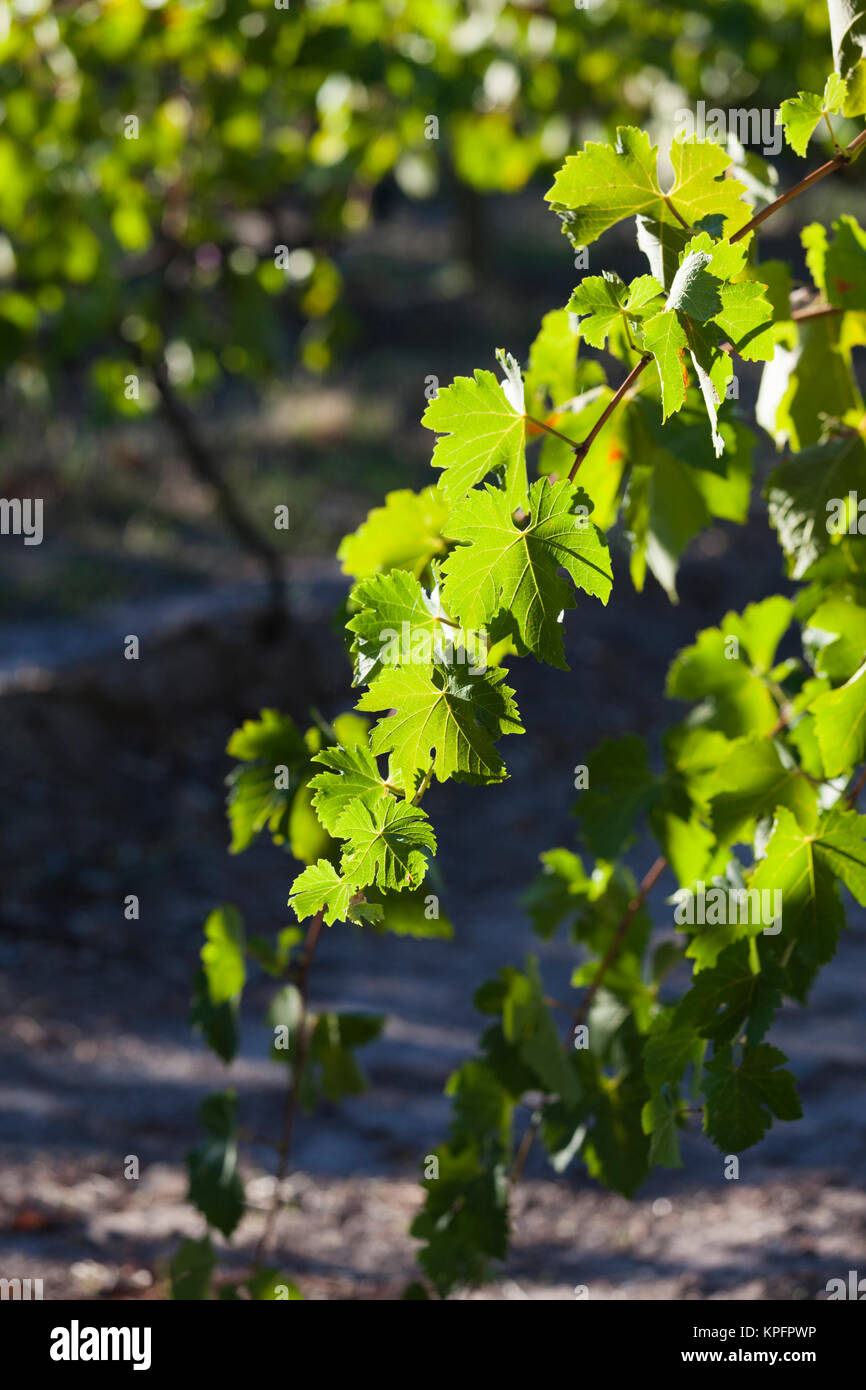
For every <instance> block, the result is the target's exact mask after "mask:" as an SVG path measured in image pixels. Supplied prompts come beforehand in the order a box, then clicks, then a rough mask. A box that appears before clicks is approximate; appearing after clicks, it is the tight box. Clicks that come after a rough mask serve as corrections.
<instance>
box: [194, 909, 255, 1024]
mask: <svg viewBox="0 0 866 1390" xmlns="http://www.w3.org/2000/svg"><path fill="white" fill-rule="evenodd" d="M204 934H205V936H206V937H207V941H206V942H205V945H204V946H202V948H201V959H202V964H203V966H204V973H205V978H206V979H207V985H208V993H209V995H210V1000H211V1003H212V1004H216V1005H219V1004H227V1003H228V1002H229V1000H230V999H233V998H234V997H235V996H236V995H238V994H240V992H241V990H242V989H243V987H244V980H245V978H246V971H245V967H244V922H243V918H242V917H241V914H240V913H239V912H238V910H237V908H236V907H232V906H231V904H229V903H227V904H225V905H224V906H223V907H217V908H214V910H213V912H211V913H210V914H209V915H208V918H207V921H206V922H205V924H204Z"/></svg>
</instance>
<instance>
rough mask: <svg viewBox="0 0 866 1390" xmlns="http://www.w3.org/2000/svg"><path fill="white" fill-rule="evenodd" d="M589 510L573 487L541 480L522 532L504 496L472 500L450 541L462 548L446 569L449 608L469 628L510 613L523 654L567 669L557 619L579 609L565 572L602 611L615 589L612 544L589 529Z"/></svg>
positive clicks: (493, 492) (459, 513) (454, 520)
mask: <svg viewBox="0 0 866 1390" xmlns="http://www.w3.org/2000/svg"><path fill="white" fill-rule="evenodd" d="M590 505H591V504H590V502H589V498H588V497H587V496H586V494H585V493H584V492H583V491H582V489H580V488H577V487H576V486H575V484H573V483H570V482H568V481H567V480H562V481H560V482H558V483H553V484H551V483H549V482H548V481H547V479H546V478H539V479H538V480H537V481H536V482H535V483H533V485H532V489H531V492H530V496H529V512H530V515H529V518H528V520H527V522H526V524H525V525H518V524H517V523H515V521H514V520H513V518H512V514H511V507H510V504H509V502H508V500H507V498H506V497H505V496H504V494H503V493H502V491H501V490H499V489H496V488H491V487H488V488H485V489H484V490H483V491H478V492H473V493H472V494H471V496H470V497H468V498H467V499H466V500H465V501H464V502H463V503H462V504H460V505H458V506H457V507H456V508H455V509H454V512H453V513H452V515H451V519H450V521H449V525H448V534H449V536H450V537H451V538H452V539H453V540H456V541H461V542H463V543H464V544H462V545H460V546H458V547H457V549H455V550H453V551H452V553H451V554H450V555H449V557H448V560H447V562H446V564H445V566H444V567H443V580H444V594H445V601H446V602H447V604H448V606H449V607H450V608H451V609H452V610H453V611H454V612H456V613H457V614H459V616H460V618H461V620H462V622H463V623H464V624H466V626H468V627H472V628H476V627H483V626H484V625H485V624H487V623H489V622H490V621H491V620H492V619H493V618H494V617H495V616H496V614H497V613H499V612H500V611H501V610H502V609H506V610H509V611H510V613H511V614H512V615H513V618H514V621H515V623H516V627H517V631H518V633H519V636H520V640H521V641H522V642H523V644H524V645H525V647H526V649H527V650H528V651H530V652H532V653H533V654H534V655H535V656H537V657H538V658H539V659H540V660H542V661H546V662H548V663H549V664H550V665H552V666H558V667H560V668H561V669H563V670H564V669H567V668H566V664H565V649H564V646H563V641H562V629H561V624H560V617H561V614H562V612H563V611H564V609H566V608H571V607H574V597H573V593H572V590H571V587H570V586H569V584H568V583H567V581H566V580H565V579H564V578H563V577H562V575H561V574H560V573H559V571H560V568H562V569H564V570H565V571H566V572H567V574H568V575H569V576H570V577H571V579H572V580H573V582H574V584H575V585H577V586H578V587H579V588H581V589H583V590H584V591H585V592H586V593H588V594H592V595H594V596H595V597H597V598H600V599H601V601H602V603H607V600H608V597H609V595H610V591H611V587H612V584H613V576H612V573H611V566H610V554H609V551H608V546H607V541H606V539H605V537H604V536H603V535H602V533H601V532H600V531H599V529H598V527H597V526H595V525H593V524H592V522H590V521H589V507H590ZM576 508H577V509H578V510H577V511H576V510H575V509H576Z"/></svg>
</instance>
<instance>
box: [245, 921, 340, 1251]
mask: <svg viewBox="0 0 866 1390" xmlns="http://www.w3.org/2000/svg"><path fill="white" fill-rule="evenodd" d="M324 919H325V913H324V909H323V910H322V911H321V912H317V913H316V915H315V917H314V918H313V919H312V921H311V922H310V925H309V927H308V928H307V935H306V938H305V940H304V949H303V953H302V955H301V959H300V963H299V966H298V974H297V988H298V992H299V994H300V996H301V1017H300V1019H299V1021H298V1028H297V1038H298V1045H297V1052H296V1055H295V1060H294V1062H293V1064H292V1079H291V1082H290V1084H289V1087H288V1089H287V1091H286V1100H285V1106H284V1109H283V1132H282V1135H281V1137H280V1142H279V1144H278V1145H277V1150H278V1153H279V1158H278V1160H277V1171H276V1174H275V1176H274V1195H273V1197H272V1199H271V1204H270V1206H269V1208H268V1212H267V1215H266V1217H265V1224H264V1226H263V1227H262V1233H261V1235H260V1236H259V1239H258V1244H257V1245H256V1252H255V1256H254V1259H255V1264H256V1267H257V1268H258V1267H259V1266H260V1265H261V1263H262V1259H263V1257H264V1254H265V1251H266V1250H267V1247H268V1244H269V1242H270V1239H271V1235H272V1233H273V1229H274V1223H275V1221H276V1219H277V1212H278V1211H279V1209H280V1206H281V1204H282V1203H281V1192H282V1186H283V1182H284V1181H285V1177H286V1173H287V1171H288V1167H289V1156H290V1154H291V1151H292V1135H293V1133H294V1128H295V1117H296V1115H297V1113H298V1102H299V1100H300V1093H301V1081H302V1080H303V1076H304V1068H305V1066H306V1062H307V1051H308V1045H309V1039H308V1037H307V1013H308V1009H307V1001H308V998H309V992H310V967H311V966H312V964H313V956H314V955H315V953H316V946H317V944H318V941H319V935H320V933H321V930H322V923H323V921H324Z"/></svg>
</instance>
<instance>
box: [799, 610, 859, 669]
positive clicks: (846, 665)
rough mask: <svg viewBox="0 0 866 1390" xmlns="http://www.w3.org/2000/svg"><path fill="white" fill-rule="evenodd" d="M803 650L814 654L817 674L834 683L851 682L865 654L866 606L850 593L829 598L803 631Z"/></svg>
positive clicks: (816, 611) (815, 612) (813, 614)
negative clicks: (850, 679) (826, 677)
mask: <svg viewBox="0 0 866 1390" xmlns="http://www.w3.org/2000/svg"><path fill="white" fill-rule="evenodd" d="M803 646H804V647H805V648H806V649H807V650H808V651H811V652H812V653H813V657H812V659H813V662H814V666H815V670H816V671H818V672H820V673H821V674H822V675H825V676H829V678H830V680H831V681H846V680H848V679H849V678H850V677H851V676H853V675H854V673H855V671H856V670H857V669H858V667H859V666H860V663H861V661H862V659H863V653H864V652H866V606H864V605H861V604H858V603H857V602H856V601H855V600H854V598H853V597H852V595H851V594H850V593H847V594H846V593H843V594H840V595H838V596H832V597H828V598H827V600H826V602H824V603H822V604H820V605H819V607H818V608H816V609H815V611H814V613H812V615H811V617H810V618H809V621H808V625H807V626H806V627H804V629H803Z"/></svg>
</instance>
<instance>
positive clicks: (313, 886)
mask: <svg viewBox="0 0 866 1390" xmlns="http://www.w3.org/2000/svg"><path fill="white" fill-rule="evenodd" d="M354 893H355V888H354V886H353V884H352V883H351V881H350V880H349V879H346V878H343V877H342V876H341V875H340V874H338V873H337V870H336V869H335V868H334V866H333V864H332V863H331V862H330V860H328V859H320V860H319V861H318V863H316V864H310V865H308V867H307V868H306V869H304V871H303V873H300V874H298V877H297V878H296V879H295V881H294V883H293V884H292V892H291V896H290V898H289V907H291V908H292V909H293V911H294V913H295V916H296V917H297V919H298V921H299V922H304V921H306V920H307V918H308V917H315V915H316V913H317V912H321V911H322V909H323V908H324V909H326V910H325V922H326V923H327V925H328V926H329V927H331V926H333V925H334V923H335V922H345V920H346V917H347V915H348V912H349V903H350V902H351V900H352V897H353V894H354Z"/></svg>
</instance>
